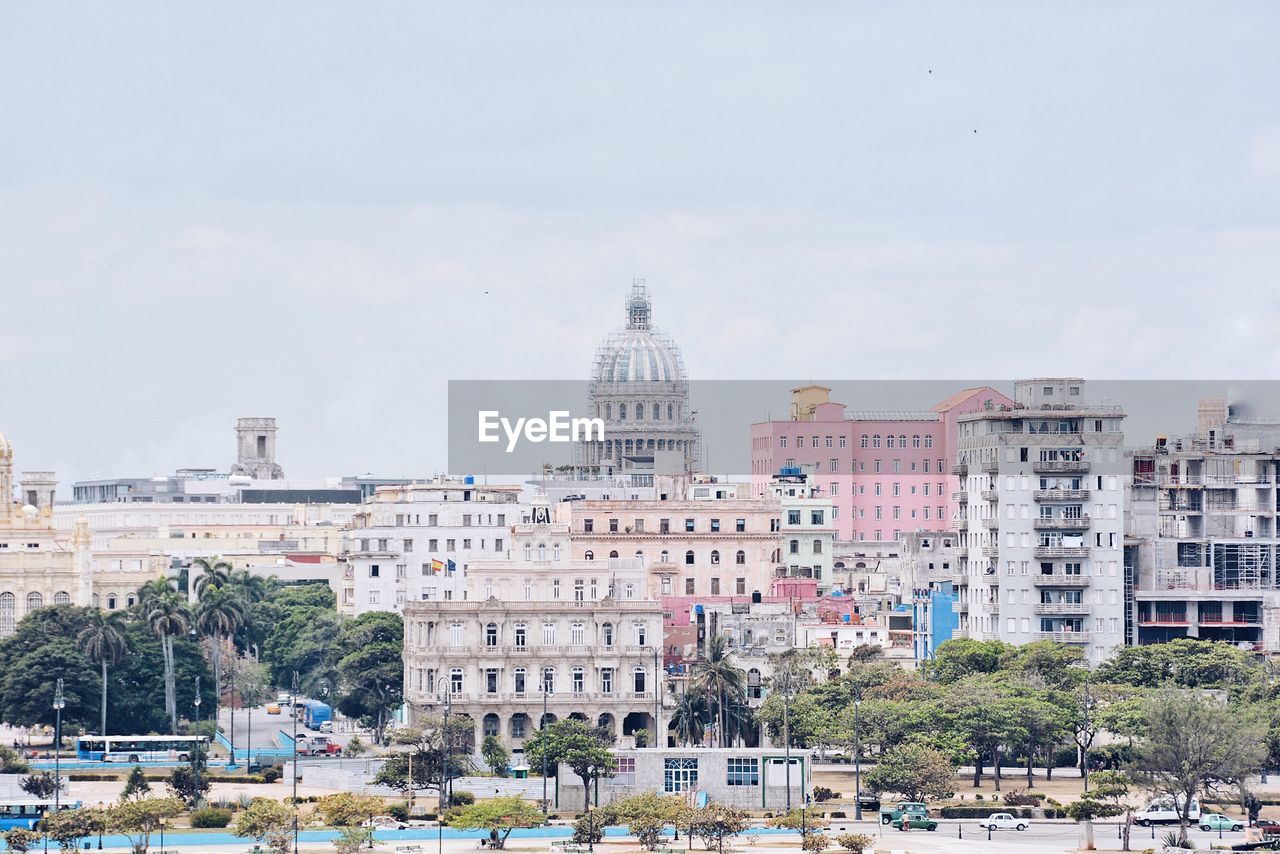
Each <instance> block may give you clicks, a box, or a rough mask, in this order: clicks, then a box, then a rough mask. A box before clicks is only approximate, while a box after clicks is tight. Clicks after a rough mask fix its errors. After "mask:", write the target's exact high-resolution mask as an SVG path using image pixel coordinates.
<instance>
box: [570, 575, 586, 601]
mask: <svg viewBox="0 0 1280 854" xmlns="http://www.w3.org/2000/svg"><path fill="white" fill-rule="evenodd" d="M586 598H587V587H586V582H585V581H583V580H582V579H581V578H575V579H574V580H573V601H575V602H582V601H584V600H585V599H586Z"/></svg>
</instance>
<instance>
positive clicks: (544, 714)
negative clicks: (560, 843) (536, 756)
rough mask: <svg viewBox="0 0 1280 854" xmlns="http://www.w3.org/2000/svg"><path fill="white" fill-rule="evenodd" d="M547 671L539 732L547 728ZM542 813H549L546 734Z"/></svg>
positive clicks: (543, 680)
mask: <svg viewBox="0 0 1280 854" xmlns="http://www.w3.org/2000/svg"><path fill="white" fill-rule="evenodd" d="M547 688H548V685H547V671H546V670H543V671H542V720H540V721H539V722H538V732H542V731H543V730H545V729H546V728H547V693H548V692H547ZM542 815H543V817H544V818H545V817H546V815H547V745H546V736H545V735H544V736H543V744H542Z"/></svg>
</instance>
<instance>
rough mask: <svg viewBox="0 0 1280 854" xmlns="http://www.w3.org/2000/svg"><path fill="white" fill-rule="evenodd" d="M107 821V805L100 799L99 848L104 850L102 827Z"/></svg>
mask: <svg viewBox="0 0 1280 854" xmlns="http://www.w3.org/2000/svg"><path fill="white" fill-rule="evenodd" d="M106 823H107V805H106V804H104V803H103V802H102V801H98V850H99V851H101V850H102V829H103V826H104V825H105V824H106Z"/></svg>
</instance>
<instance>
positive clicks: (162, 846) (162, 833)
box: [160, 816, 165, 854]
mask: <svg viewBox="0 0 1280 854" xmlns="http://www.w3.org/2000/svg"><path fill="white" fill-rule="evenodd" d="M164 825H165V820H164V816H160V854H164Z"/></svg>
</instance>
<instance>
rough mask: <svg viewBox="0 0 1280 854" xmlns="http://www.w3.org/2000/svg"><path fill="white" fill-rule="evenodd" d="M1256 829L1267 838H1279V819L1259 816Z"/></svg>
mask: <svg viewBox="0 0 1280 854" xmlns="http://www.w3.org/2000/svg"><path fill="white" fill-rule="evenodd" d="M1256 827H1257V828H1258V830H1261V831H1262V832H1263V833H1264V834H1266V835H1267V836H1280V819H1275V818H1263V817H1262V816H1259V817H1258V823H1257V825H1256Z"/></svg>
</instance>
